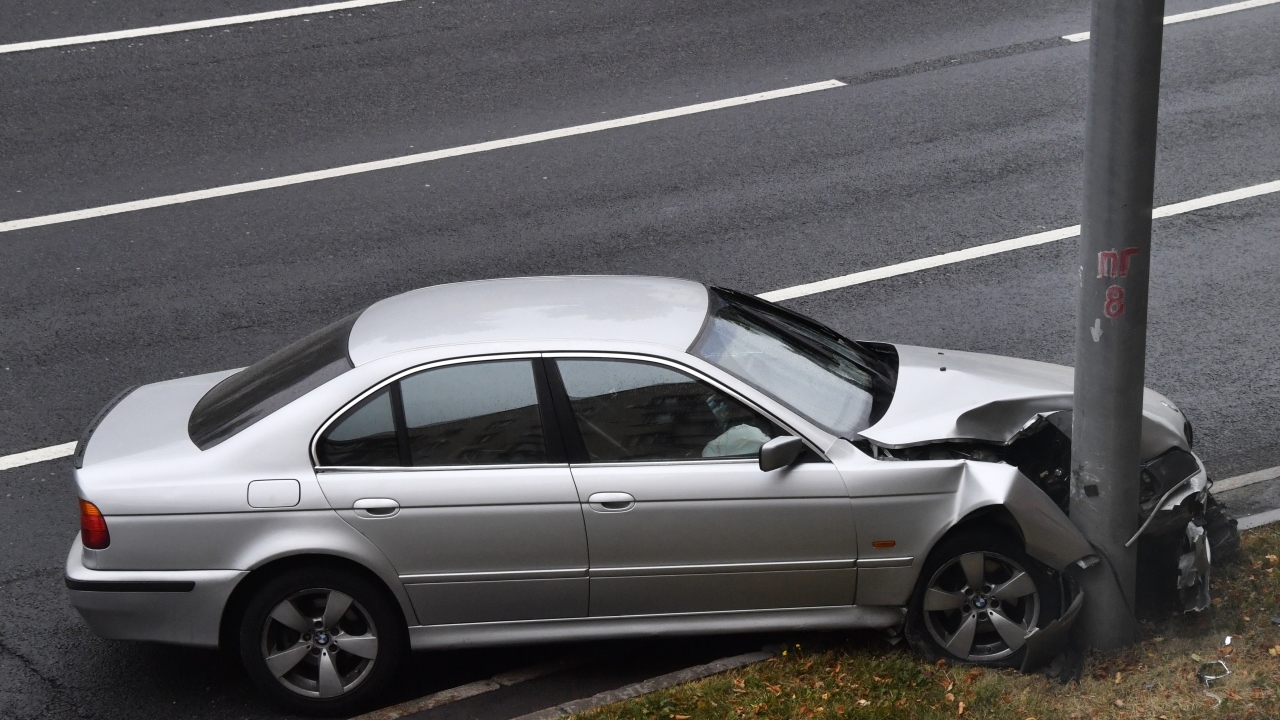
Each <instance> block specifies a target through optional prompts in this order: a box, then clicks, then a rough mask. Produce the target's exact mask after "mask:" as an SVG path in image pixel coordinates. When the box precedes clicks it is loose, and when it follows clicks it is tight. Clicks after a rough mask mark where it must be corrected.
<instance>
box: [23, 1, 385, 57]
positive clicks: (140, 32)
mask: <svg viewBox="0 0 1280 720" xmlns="http://www.w3.org/2000/svg"><path fill="white" fill-rule="evenodd" d="M404 1H405V0H350V1H349V2H335V3H326V4H324V5H310V6H307V7H299V8H289V9H288V10H272V11H270V12H260V13H253V14H252V15H233V16H231V17H220V18H211V19H209V20H195V21H192V22H184V23H173V24H171V25H155V26H152V27H144V28H133V29H131V30H116V31H114V32H103V33H94V34H92V35H75V36H73V37H63V38H50V39H48V40H32V41H30V42H20V43H10V44H8V45H0V54H4V53H16V52H23V51H26V50H43V49H45V48H55V47H63V46H65V45H88V44H91V43H99V42H108V41H110V40H126V39H128V38H136V37H146V36H147V35H166V34H168V33H180V32H189V31H191V30H204V29H205V28H214V27H223V26H225V25H243V24H245V23H255V22H262V21H264V20H279V19H280V18H289V17H297V16H299V15H317V14H320V13H327V12H336V11H338V10H352V9H354V8H362V7H368V6H370V5H386V4H388V3H398V2H404Z"/></svg>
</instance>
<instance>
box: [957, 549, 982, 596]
mask: <svg viewBox="0 0 1280 720" xmlns="http://www.w3.org/2000/svg"><path fill="white" fill-rule="evenodd" d="M986 563H987V558H986V556H985V555H983V554H982V553H980V552H972V553H967V554H965V555H961V556H960V568H961V569H962V570H964V579H965V582H967V583H969V588H970V589H971V590H973V591H974V592H982V583H983V580H984V578H985V577H986V568H985V567H984V566H985V565H986Z"/></svg>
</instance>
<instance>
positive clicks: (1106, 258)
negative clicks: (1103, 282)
mask: <svg viewBox="0 0 1280 720" xmlns="http://www.w3.org/2000/svg"><path fill="white" fill-rule="evenodd" d="M1140 252H1142V251H1141V250H1140V249H1138V248H1136V247H1127V248H1125V249H1123V250H1121V251H1119V252H1116V251H1115V250H1103V251H1102V252H1100V253H1098V277H1100V278H1101V277H1128V276H1129V261H1130V259H1132V258H1133V256H1134V255H1137V254H1138V253H1140Z"/></svg>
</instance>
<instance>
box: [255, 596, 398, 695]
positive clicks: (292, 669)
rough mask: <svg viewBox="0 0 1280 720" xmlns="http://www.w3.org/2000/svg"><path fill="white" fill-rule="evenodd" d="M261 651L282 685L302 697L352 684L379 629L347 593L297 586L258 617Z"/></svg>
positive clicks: (373, 652) (371, 655) (369, 662)
mask: <svg viewBox="0 0 1280 720" xmlns="http://www.w3.org/2000/svg"><path fill="white" fill-rule="evenodd" d="M261 651H262V657H263V660H265V661H266V664H267V669H268V670H270V672H271V674H272V675H274V676H275V678H276V680H277V681H279V682H280V684H281V685H283V686H284V687H286V688H288V689H289V690H291V691H293V692H295V693H297V694H298V695H302V696H305V697H313V698H334V697H338V696H340V695H343V694H345V693H348V692H351V691H352V690H354V689H355V688H356V687H357V686H358V685H360V683H362V682H364V680H365V679H366V678H367V677H368V676H369V673H370V672H371V671H372V670H373V665H374V662H375V661H376V660H377V658H378V632H377V628H376V627H374V624H373V620H372V618H371V617H370V616H369V613H368V612H367V611H366V610H365V609H364V608H363V607H362V606H361V605H360V603H358V602H356V601H355V600H353V599H352V598H351V596H349V595H347V594H345V593H342V592H339V591H337V590H330V589H328V588H311V589H308V590H302V591H299V592H296V593H294V594H292V595H290V596H289V597H287V598H285V599H284V600H282V601H280V603H279V604H277V605H276V606H275V608H274V609H273V610H272V611H271V614H270V615H268V616H267V618H266V620H265V621H264V622H263V627H262V643H261Z"/></svg>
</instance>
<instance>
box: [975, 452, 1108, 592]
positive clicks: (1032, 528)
mask: <svg viewBox="0 0 1280 720" xmlns="http://www.w3.org/2000/svg"><path fill="white" fill-rule="evenodd" d="M956 505H957V511H958V512H957V513H956V515H957V521H960V520H963V518H965V517H967V516H968V515H970V514H972V513H973V512H975V511H977V510H980V509H982V508H984V507H988V506H991V505H1000V506H1003V507H1004V508H1005V509H1006V510H1008V511H1009V514H1011V515H1013V518H1014V520H1016V521H1017V522H1018V528H1019V529H1020V530H1021V531H1022V539H1023V541H1024V543H1025V544H1026V550H1027V554H1028V555H1030V556H1031V557H1033V558H1035V559H1036V560H1039V561H1040V562H1042V563H1044V564H1045V565H1048V566H1049V567H1051V568H1053V569H1054V570H1058V571H1061V570H1063V569H1065V568H1066V567H1067V566H1069V565H1071V564H1072V563H1074V562H1076V561H1077V560H1081V559H1083V558H1085V557H1087V556H1089V555H1092V554H1093V546H1091V545H1090V544H1089V541H1088V540H1086V539H1085V537H1084V535H1082V534H1080V531H1079V530H1078V529H1076V526H1075V525H1073V524H1072V523H1071V520H1070V519H1068V518H1067V516H1066V513H1064V512H1062V510H1061V509H1060V508H1059V507H1058V506H1057V505H1056V504H1055V503H1054V502H1053V500H1051V499H1049V496H1048V495H1045V494H1044V491H1042V490H1041V489H1040V488H1038V487H1036V486H1035V484H1033V483H1032V482H1031V481H1030V480H1028V479H1027V478H1026V476H1025V475H1023V474H1022V473H1020V472H1018V469H1017V468H1015V467H1013V466H1012V465H1002V464H997V463H984V462H974V461H965V472H964V476H963V478H962V479H961V482H960V487H959V489H958V490H957V493H956Z"/></svg>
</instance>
